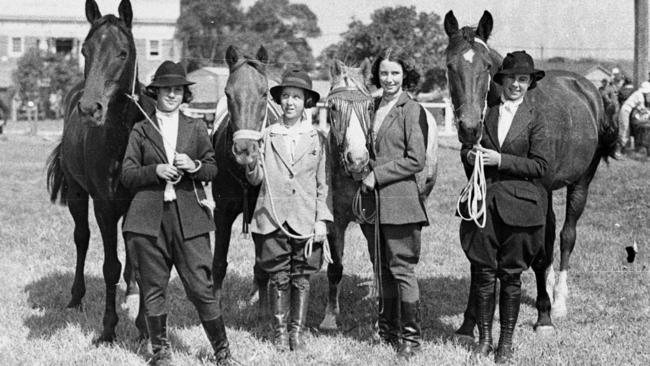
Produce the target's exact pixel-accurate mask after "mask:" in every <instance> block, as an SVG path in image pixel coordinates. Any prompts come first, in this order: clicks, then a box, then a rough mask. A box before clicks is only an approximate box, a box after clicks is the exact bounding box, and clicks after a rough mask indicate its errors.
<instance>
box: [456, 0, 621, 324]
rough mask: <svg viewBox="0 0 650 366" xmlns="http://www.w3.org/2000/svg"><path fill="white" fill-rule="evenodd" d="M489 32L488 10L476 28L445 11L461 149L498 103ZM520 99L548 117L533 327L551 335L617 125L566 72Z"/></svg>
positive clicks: (470, 311) (470, 319)
mask: <svg viewBox="0 0 650 366" xmlns="http://www.w3.org/2000/svg"><path fill="white" fill-rule="evenodd" d="M492 27H493V19H492V15H491V14H490V13H489V12H488V11H485V12H484V13H483V16H482V17H481V19H480V21H479V23H478V26H477V27H476V28H470V27H463V28H462V29H459V27H458V21H457V20H456V17H455V16H454V14H453V12H451V11H449V12H448V13H447V14H446V16H445V19H444V28H445V32H446V34H447V36H448V37H449V44H448V46H447V49H446V62H447V78H448V80H449V91H450V94H451V99H452V103H453V105H454V113H455V117H456V122H457V127H458V139H459V140H460V142H461V143H462V144H468V145H476V144H478V142H479V141H480V138H481V134H482V131H483V118H484V112H485V109H486V106H487V105H493V103H494V104H496V103H499V101H500V95H501V90H500V87H499V86H498V85H497V84H495V83H494V82H492V76H494V74H495V73H496V71H497V69H498V67H499V66H500V65H501V61H502V58H501V56H500V55H499V54H498V53H497V52H496V51H494V50H492V49H491V48H490V47H489V46H488V44H487V41H488V38H489V36H490V33H491V32H492ZM526 98H529V100H530V102H531V103H532V104H533V105H534V106H535V109H536V110H538V111H539V112H540V114H541V115H544V116H545V117H546V121H547V126H548V132H549V133H548V139H549V140H550V141H551V145H552V148H551V151H552V156H549V157H548V158H549V163H550V166H551V167H552V169H551V172H550V174H549V175H548V176H547V177H546V178H544V180H543V182H542V183H543V184H544V186H545V187H546V189H547V190H548V211H547V218H546V228H545V244H544V250H543V253H542V254H541V256H540V258H539V259H538V260H536V261H535V263H534V264H533V266H532V268H533V271H534V272H535V279H536V282H537V302H536V308H537V311H538V319H537V322H536V323H535V329H536V330H537V331H548V330H553V329H554V327H553V323H552V321H551V305H552V315H553V316H554V317H561V316H565V315H566V312H567V310H566V300H567V297H568V287H567V276H568V269H569V258H570V256H571V252H572V251H573V249H574V246H575V241H576V224H577V221H578V219H579V218H580V216H581V215H582V212H583V210H584V208H585V204H586V202H587V194H588V189H589V184H590V183H591V181H592V179H593V178H594V175H595V173H596V169H597V168H598V165H599V163H600V161H601V160H604V161H605V162H607V160H608V158H609V157H613V156H614V150H615V147H616V142H617V135H618V127H617V124H616V123H615V121H614V120H612V119H609V118H606V113H605V109H604V106H603V101H602V98H601V95H600V94H599V92H598V89H596V87H595V86H594V85H593V84H592V83H591V82H590V81H588V80H587V79H585V78H584V77H582V76H580V75H578V74H575V73H572V72H567V71H561V70H550V71H547V72H546V77H545V78H544V79H542V80H541V81H539V82H538V85H537V87H536V88H535V89H533V90H530V91H529V92H528V93H527V94H526ZM562 187H566V188H567V199H566V201H567V204H566V219H565V222H564V226H563V227H562V231H561V232H560V252H561V255H560V274H559V276H558V281H557V284H556V285H554V282H555V274H554V272H553V243H554V241H555V229H556V226H555V214H554V212H553V206H552V203H553V198H552V192H553V191H554V190H557V189H560V188H562ZM472 282H473V281H472ZM547 286H548V288H547ZM553 287H554V293H553V294H552V293H551V291H553ZM474 291H475V290H474V284H473V283H472V284H470V296H469V302H468V306H467V310H466V312H465V319H464V321H463V325H462V326H461V328H460V329H459V330H458V331H457V333H458V334H461V335H468V336H473V330H474V325H475V319H476V316H475V315H476V310H475V309H474V307H475V304H474V303H473V299H475V298H476V296H475V295H474ZM551 295H553V297H554V298H555V299H554V301H553V298H552V297H551Z"/></svg>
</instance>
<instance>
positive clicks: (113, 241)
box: [94, 200, 122, 343]
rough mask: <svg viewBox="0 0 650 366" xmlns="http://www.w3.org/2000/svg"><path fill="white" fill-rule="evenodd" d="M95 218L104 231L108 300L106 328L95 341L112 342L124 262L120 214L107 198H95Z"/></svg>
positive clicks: (104, 267)
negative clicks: (120, 246) (120, 251)
mask: <svg viewBox="0 0 650 366" xmlns="http://www.w3.org/2000/svg"><path fill="white" fill-rule="evenodd" d="M94 204H95V218H96V219H97V224H98V225H99V230H100V231H101V233H102V241H103V242H104V264H103V266H102V272H103V274H104V284H105V285H106V299H105V300H106V301H105V305H106V306H105V308H104V319H103V321H102V323H103V325H104V329H103V330H102V334H101V335H100V336H99V337H98V338H97V339H96V340H95V343H111V342H113V341H114V340H115V327H116V326H117V322H118V317H117V311H116V306H115V298H116V297H117V283H118V282H119V280H120V273H121V272H122V264H121V263H120V260H119V258H118V256H117V221H118V220H119V215H118V214H116V210H115V208H114V207H113V206H112V204H111V203H110V202H109V201H107V200H95V201H94Z"/></svg>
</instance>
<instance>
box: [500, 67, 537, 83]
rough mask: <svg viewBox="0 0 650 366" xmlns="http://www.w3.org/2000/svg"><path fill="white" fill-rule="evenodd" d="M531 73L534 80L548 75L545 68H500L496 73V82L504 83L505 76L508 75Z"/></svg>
mask: <svg viewBox="0 0 650 366" xmlns="http://www.w3.org/2000/svg"><path fill="white" fill-rule="evenodd" d="M526 74H529V75H530V76H531V77H532V78H533V81H536V82H537V81H540V80H542V79H543V78H544V76H546V73H545V72H544V71H543V70H537V69H529V68H512V69H507V70H500V71H498V72H497V73H496V74H494V82H495V83H497V84H499V85H502V83H503V77H504V76H506V75H526Z"/></svg>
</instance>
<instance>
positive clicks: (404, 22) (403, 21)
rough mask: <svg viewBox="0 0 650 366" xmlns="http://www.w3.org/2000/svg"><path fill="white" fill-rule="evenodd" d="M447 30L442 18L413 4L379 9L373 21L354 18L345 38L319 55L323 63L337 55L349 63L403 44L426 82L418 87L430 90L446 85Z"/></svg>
mask: <svg viewBox="0 0 650 366" xmlns="http://www.w3.org/2000/svg"><path fill="white" fill-rule="evenodd" d="M445 37H446V36H445V33H444V32H443V30H442V25H441V18H440V16H438V15H437V14H435V13H425V12H419V13H418V12H417V10H416V8H415V7H414V6H410V7H409V6H396V7H385V8H381V9H377V10H376V11H374V12H373V13H372V15H371V16H370V23H368V24H364V23H363V22H361V21H360V20H352V22H350V24H348V30H347V31H345V32H344V33H343V34H342V38H343V40H342V41H341V42H339V43H337V44H334V45H330V46H329V47H327V48H326V49H325V50H323V52H322V53H321V55H320V56H319V59H318V60H319V61H320V62H321V63H326V62H329V60H331V59H332V58H338V59H340V60H343V61H345V62H347V63H352V64H353V63H360V62H361V61H363V60H364V59H365V58H370V59H372V58H373V57H375V56H376V55H377V54H379V52H380V51H381V50H382V49H384V48H386V47H389V46H395V45H397V46H400V47H402V48H403V49H405V50H406V52H408V53H410V54H411V55H412V56H413V57H414V58H415V61H416V63H417V65H418V67H419V68H420V72H421V74H422V79H423V82H422V83H421V85H420V87H419V89H421V90H430V89H432V88H433V86H434V84H438V85H444V83H445V79H444V50H445V46H446V38H445Z"/></svg>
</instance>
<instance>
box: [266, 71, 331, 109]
mask: <svg viewBox="0 0 650 366" xmlns="http://www.w3.org/2000/svg"><path fill="white" fill-rule="evenodd" d="M285 87H294V88H300V89H302V90H304V91H305V108H311V107H313V106H315V105H316V102H318V100H320V94H318V92H316V91H314V90H313V89H312V83H311V78H310V77H309V75H308V74H307V73H306V72H304V71H302V70H289V71H287V72H286V73H285V74H284V75H283V76H282V82H281V83H280V84H279V85H276V86H274V87H272V88H271V97H273V100H274V101H275V102H276V103H278V104H280V96H281V95H282V89H284V88H285ZM310 97H311V98H310ZM308 98H310V99H311V103H310V104H309V105H308V103H307V99H308Z"/></svg>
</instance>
